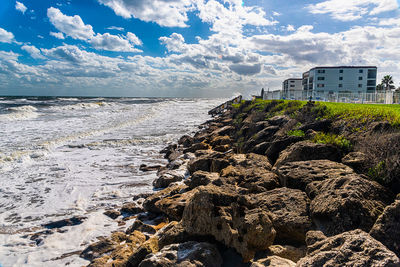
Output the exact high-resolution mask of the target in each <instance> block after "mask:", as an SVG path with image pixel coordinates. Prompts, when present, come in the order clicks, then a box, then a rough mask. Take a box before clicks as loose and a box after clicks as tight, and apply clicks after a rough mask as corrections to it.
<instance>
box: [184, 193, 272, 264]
mask: <svg viewBox="0 0 400 267" xmlns="http://www.w3.org/2000/svg"><path fill="white" fill-rule="evenodd" d="M195 190H196V192H195V194H194V196H193V197H192V199H191V201H190V202H189V204H188V205H187V206H186V208H185V210H184V212H183V217H182V225H183V227H184V228H185V230H186V231H187V232H188V233H189V234H194V235H203V236H213V237H214V238H215V239H216V240H217V241H220V242H222V243H223V244H225V245H226V246H228V247H231V248H235V249H236V251H237V252H238V253H240V254H241V255H242V257H243V258H244V260H245V261H249V260H250V259H252V258H253V257H254V254H255V252H256V251H258V250H265V249H267V248H268V247H269V246H270V245H272V243H273V241H274V238H275V235H276V232H275V229H274V228H273V226H272V222H271V220H270V215H269V213H268V212H266V211H265V210H262V209H260V208H258V207H255V208H254V207H247V204H248V203H246V201H245V200H244V199H243V198H241V197H239V195H238V194H237V193H236V192H235V190H234V188H233V189H231V188H230V187H229V186H224V187H223V188H221V187H217V186H215V185H207V186H200V187H198V188H197V189H195Z"/></svg>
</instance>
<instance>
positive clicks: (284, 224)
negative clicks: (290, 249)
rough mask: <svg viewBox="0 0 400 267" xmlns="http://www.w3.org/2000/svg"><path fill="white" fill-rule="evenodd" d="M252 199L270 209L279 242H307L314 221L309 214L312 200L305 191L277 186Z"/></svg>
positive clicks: (257, 204)
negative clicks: (307, 234)
mask: <svg viewBox="0 0 400 267" xmlns="http://www.w3.org/2000/svg"><path fill="white" fill-rule="evenodd" d="M252 200H253V201H255V202H256V206H258V207H261V208H262V209H265V210H268V211H270V218H271V219H272V224H273V227H274V229H275V230H276V238H275V240H276V241H277V242H281V243H282V242H283V243H285V244H290V243H292V244H293V243H294V244H302V243H303V244H304V243H305V238H306V233H307V231H309V230H310V229H311V225H312V222H311V218H310V216H309V206H310V200H309V199H308V197H307V195H306V194H305V193H304V192H302V191H300V190H297V189H290V188H286V187H283V188H276V189H274V190H270V191H267V192H264V193H260V194H256V195H253V196H252Z"/></svg>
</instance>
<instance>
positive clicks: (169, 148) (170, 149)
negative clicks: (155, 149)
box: [160, 144, 178, 158]
mask: <svg viewBox="0 0 400 267" xmlns="http://www.w3.org/2000/svg"><path fill="white" fill-rule="evenodd" d="M177 148H178V145H177V144H171V145H168V146H167V147H165V148H164V149H162V150H161V151H160V153H161V154H165V157H166V158H167V157H168V155H169V154H171V153H172V152H174V151H175V149H177Z"/></svg>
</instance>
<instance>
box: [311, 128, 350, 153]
mask: <svg viewBox="0 0 400 267" xmlns="http://www.w3.org/2000/svg"><path fill="white" fill-rule="evenodd" d="M312 141H313V142H315V143H319V144H332V145H335V146H337V147H339V148H341V149H343V150H345V151H350V149H351V143H350V141H349V140H347V139H346V138H345V137H344V136H341V135H336V134H333V133H323V132H319V133H317V134H316V135H315V136H314V138H313V139H312Z"/></svg>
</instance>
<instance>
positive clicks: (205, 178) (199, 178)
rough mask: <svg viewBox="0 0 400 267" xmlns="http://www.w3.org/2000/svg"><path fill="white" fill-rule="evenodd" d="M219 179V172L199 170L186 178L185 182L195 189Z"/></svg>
mask: <svg viewBox="0 0 400 267" xmlns="http://www.w3.org/2000/svg"><path fill="white" fill-rule="evenodd" d="M218 179H219V175H218V173H215V172H204V171H197V172H195V173H193V174H192V176H190V177H189V178H188V179H187V180H185V184H186V185H187V186H189V188H190V189H193V188H196V187H198V186H201V185H208V184H210V183H212V182H214V181H217V180H218Z"/></svg>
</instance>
